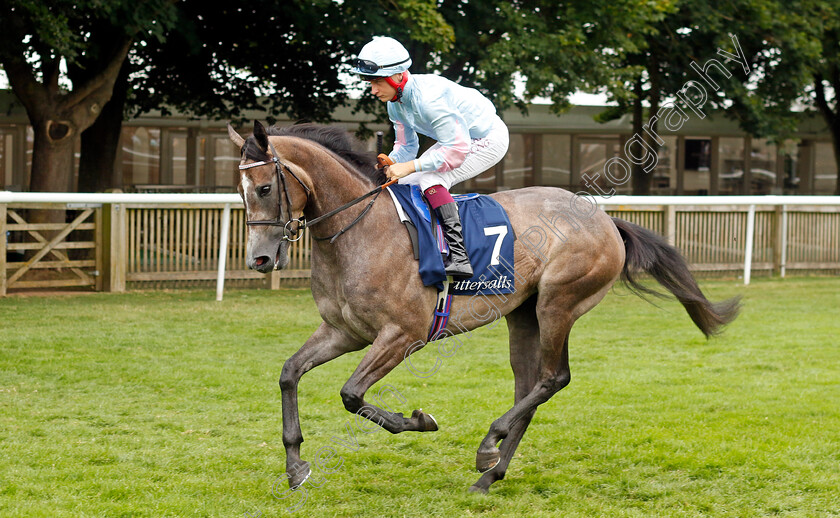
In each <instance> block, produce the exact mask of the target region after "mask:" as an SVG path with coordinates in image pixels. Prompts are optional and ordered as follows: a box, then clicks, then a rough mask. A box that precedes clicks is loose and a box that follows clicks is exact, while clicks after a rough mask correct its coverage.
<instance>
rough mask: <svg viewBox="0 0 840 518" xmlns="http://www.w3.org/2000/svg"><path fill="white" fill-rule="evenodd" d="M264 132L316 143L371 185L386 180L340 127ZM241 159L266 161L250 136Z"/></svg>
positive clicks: (311, 126) (296, 127) (301, 126)
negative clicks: (345, 162)
mask: <svg viewBox="0 0 840 518" xmlns="http://www.w3.org/2000/svg"><path fill="white" fill-rule="evenodd" d="M266 132H267V133H268V135H269V136H286V137H298V138H303V139H306V140H311V141H313V142H315V143H317V144H320V145H321V146H323V147H325V148H327V149H329V150H330V151H332V152H333V153H335V154H336V155H338V156H340V157H341V158H343V159H344V160H346V161H347V162H348V163H349V164H350V165H351V166H353V169H355V170H356V171H357V172H358V173H359V174H361V175H362V176H364V177H366V178H368V179H370V180H371V181H372V182H373V183H374V184H375V185H382V184H383V183H385V182H386V181H387V180H388V178H387V177H386V176H385V173H383V172H382V170H381V169H377V168H376V156H374V154H373V153H370V152H369V151H364V150H362V145H361V143H360V142H359V141H358V140H356V139H355V138H353V136H351V135H350V134H349V133H348V132H347V131H346V130H344V129H343V128H340V127H337V126H323V125H320V124H310V123H302V124H295V125H293V126H286V127H277V126H272V127H270V128H268V130H267V131H266ZM242 156H243V157H245V158H247V159H249V160H255V161H260V160H266V159H267V158H268V155H266V153H265V151H264V150H262V149H260V146H259V144H258V143H257V140H256V138H255V137H254V136H253V135H251V136H250V137H248V138H247V139H245V144H243V146H242Z"/></svg>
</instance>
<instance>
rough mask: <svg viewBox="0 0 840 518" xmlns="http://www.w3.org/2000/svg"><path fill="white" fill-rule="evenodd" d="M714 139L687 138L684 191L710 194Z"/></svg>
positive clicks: (693, 193) (691, 193) (692, 193)
mask: <svg viewBox="0 0 840 518" xmlns="http://www.w3.org/2000/svg"><path fill="white" fill-rule="evenodd" d="M711 164H712V141H711V139H708V138H690V137H687V138H686V139H685V157H684V159H683V166H684V171H683V193H684V194H689V195H699V196H705V195H707V194H709V187H710V174H709V173H710V168H711Z"/></svg>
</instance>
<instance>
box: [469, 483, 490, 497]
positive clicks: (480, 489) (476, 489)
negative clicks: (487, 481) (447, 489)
mask: <svg viewBox="0 0 840 518" xmlns="http://www.w3.org/2000/svg"><path fill="white" fill-rule="evenodd" d="M469 491H470V493H478V494H480V495H486V494H487V493H489V491H487V488H486V487H479V486H476V485H472V486H470V489H469Z"/></svg>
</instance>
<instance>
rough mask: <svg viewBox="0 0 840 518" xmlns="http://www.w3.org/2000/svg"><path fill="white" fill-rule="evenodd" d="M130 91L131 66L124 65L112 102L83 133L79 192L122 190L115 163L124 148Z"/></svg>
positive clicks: (107, 104)
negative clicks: (126, 108) (123, 137)
mask: <svg viewBox="0 0 840 518" xmlns="http://www.w3.org/2000/svg"><path fill="white" fill-rule="evenodd" d="M127 90H128V67H127V66H125V65H123V67H122V69H120V75H119V76H118V77H117V81H116V83H115V84H114V93H113V95H112V96H111V100H110V101H108V102H107V103H105V106H103V107H102V112H101V113H100V114H99V117H97V118H96V121H94V123H93V124H91V125H90V127H88V129H86V130H85V131H84V132H82V145H81V156H80V158H79V187H78V191H79V192H103V191H105V190H107V189H112V188H122V175H121V174H115V160H116V157H117V149H119V145H120V133H121V131H122V123H123V114H124V111H125V101H126V93H127ZM117 173H119V171H117Z"/></svg>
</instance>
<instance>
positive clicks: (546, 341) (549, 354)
mask: <svg viewBox="0 0 840 518" xmlns="http://www.w3.org/2000/svg"><path fill="white" fill-rule="evenodd" d="M553 316H554V318H553V319H551V322H550V323H549V322H548V319H541V320H540V325H541V326H542V327H541V328H540V352H539V354H537V355H535V356H534V357H532V358H531V361H532V362H535V363H536V361H537V359H539V360H540V362H539V366H538V367H537V368H538V374H537V376H536V378H537V379H536V383H534V386H533V388H532V389H531V391H530V392H529V393H528V394H527V395H526V396H525V397H523V398H521V399H519V400H518V401H516V403H515V404H514V405H513V407H512V408H511V409H510V410H508V411H507V412H505V414H504V415H502V417H500V418H498V419H496V420H495V421H494V422H493V424H492V425H491V426H490V431H489V432H488V433H487V435H486V436H485V438H484V440H482V441H481V444H480V445H479V447H478V453H477V454H476V469H478V470H479V471H481V472H484V471H486V470H489V469H491V468H494V467H495V466H496V465H497V464H500V463H501V461H502V458H503V452H502V451H500V450H499V449H498V448H497V447H496V444H497V443H498V442H499V441H502V445H503V447H504V444H505V442H507V438H511V439H512V445H513V447H514V448H515V445H516V443H518V441H519V439H521V434H520V436H519V437H517V436H515V435H513V434H514V433H515V432H516V431H517V430H519V428H518V427H517V425H518V424H519V423H524V421H523V420H524V419H526V418H527V419H528V420H530V418H531V417H533V415H534V412H535V411H536V409H537V407H538V406H539V405H541V404H543V403H545V402H546V401H548V400H549V399H551V396H553V395H554V394H556V393H557V392H558V391H560V390H561V389H562V388H563V387H565V386H566V385H568V384H569V381H571V372H570V371H569V353H568V336H569V330H570V329H571V323H572V319H571V317H569V316H568V314H565V315H563V314H561V315H558V314H556V313H555V314H554V315H553ZM526 426H527V424H526ZM521 433H524V428H522V431H521ZM506 453H508V455H512V454H513V452H512V451H509V452H508V451H507V450H506ZM505 468H506V466H505ZM482 479H483V477H482ZM482 479H480V480H479V482H477V483H476V485H475V486H474V487H475V489H476V490H479V491H481V490H484V491H486V487H484V485H485V484H486V485H487V487H489V483H488V482H489V481H490V477H488V479H484V482H482Z"/></svg>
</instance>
